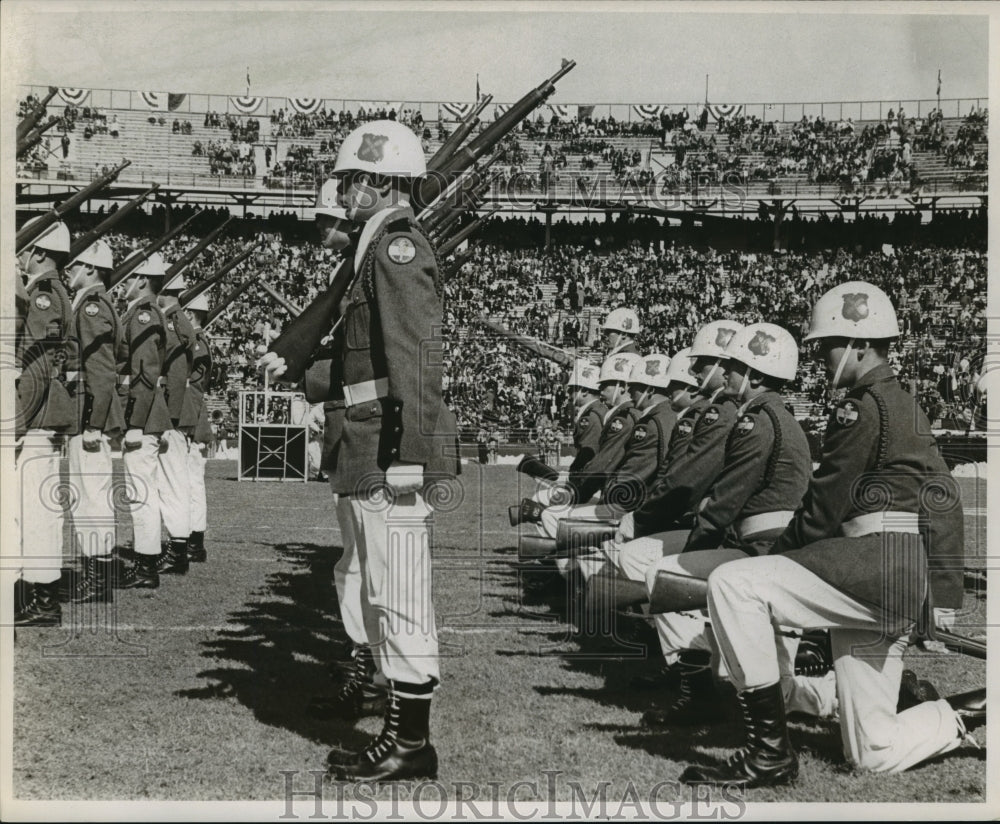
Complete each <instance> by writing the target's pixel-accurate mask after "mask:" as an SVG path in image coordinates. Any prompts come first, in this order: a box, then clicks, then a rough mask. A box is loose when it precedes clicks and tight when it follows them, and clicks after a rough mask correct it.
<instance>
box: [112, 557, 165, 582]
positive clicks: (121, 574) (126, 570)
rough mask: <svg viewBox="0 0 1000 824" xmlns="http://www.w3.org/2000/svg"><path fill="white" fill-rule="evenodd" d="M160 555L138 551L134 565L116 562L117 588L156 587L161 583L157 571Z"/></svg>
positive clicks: (115, 579)
mask: <svg viewBox="0 0 1000 824" xmlns="http://www.w3.org/2000/svg"><path fill="white" fill-rule="evenodd" d="M159 557H160V556H159V555H142V554H140V553H136V555H135V564H134V565H132V566H130V567H125V566H124V565H119V564H116V565H115V569H116V573H115V574H116V577H115V578H114V582H115V589H156V588H157V587H158V586H159V585H160V574H159V573H158V572H157V571H156V562H157V560H158V559H159Z"/></svg>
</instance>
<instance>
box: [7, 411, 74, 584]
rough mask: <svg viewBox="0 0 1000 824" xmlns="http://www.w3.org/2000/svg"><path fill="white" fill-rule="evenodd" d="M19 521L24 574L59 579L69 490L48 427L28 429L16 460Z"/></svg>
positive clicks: (42, 579)
mask: <svg viewBox="0 0 1000 824" xmlns="http://www.w3.org/2000/svg"><path fill="white" fill-rule="evenodd" d="M17 472H18V482H19V483H18V494H19V495H20V501H19V506H18V523H19V526H20V529H21V557H22V559H23V564H24V566H23V571H22V576H23V578H24V580H26V581H30V582H32V583H35V584H49V583H52V582H53V581H58V580H59V576H60V573H61V570H62V544H63V526H64V524H65V522H66V509H67V508H68V506H69V505H70V500H69V490H68V489H67V488H66V487H65V486H64V485H63V483H62V479H61V478H60V476H59V437H58V436H57V435H56V434H55V433H54V432H52V431H51V430H47V429H29V430H28V431H27V432H26V433H25V435H24V440H23V441H22V446H21V454H20V455H19V456H18V459H17Z"/></svg>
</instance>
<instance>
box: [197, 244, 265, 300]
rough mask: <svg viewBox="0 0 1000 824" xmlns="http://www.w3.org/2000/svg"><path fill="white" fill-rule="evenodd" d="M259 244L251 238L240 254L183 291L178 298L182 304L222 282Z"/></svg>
mask: <svg viewBox="0 0 1000 824" xmlns="http://www.w3.org/2000/svg"><path fill="white" fill-rule="evenodd" d="M259 245H260V241H259V240H251V241H250V242H249V243H248V244H247V245H246V246H244V247H243V250H242V251H241V252H240V253H239V254H238V255H236V256H235V257H234V258H232V259H231V260H229V261H227V262H226V263H224V264H222V266H220V267H219V268H218V269H217V270H216V271H215V272H214V273H213V274H212V275H209V277H207V278H205V279H204V280H203V281H201V282H200V283H196V284H195V285H194V286H191V287H190V288H188V289H185V290H184V291H183V292H181V294H180V296H179V297H178V298H177V300H178V301H179V302H180V305H181V306H187V305H188V304H189V303H190V302H191V301H193V300H194V299H195V298H196V297H198V295H200V294H202V293H203V292H207V291H208V290H209V289H211V288H212V287H213V286H215V285H216V284H217V283H220V282H221V281H222V279H223V278H224V277H225V276H226V275H228V274H229V273H230V272H231V271H232V270H233V269H235V268H236V267H237V266H239V265H240V264H241V263H242V262H243V261H244V260H246V259H247V258H248V257H250V255H251V254H252V253H253V252H254V250H256V248H257V247H258V246H259Z"/></svg>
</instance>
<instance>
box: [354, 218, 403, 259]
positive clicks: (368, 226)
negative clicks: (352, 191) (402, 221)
mask: <svg viewBox="0 0 1000 824" xmlns="http://www.w3.org/2000/svg"><path fill="white" fill-rule="evenodd" d="M409 208H410V204H409V203H394V204H393V205H392V206H387V207H386V208H385V209H383V210H382V211H381V212H376V213H375V214H374V215H372V216H371V217H370V218H368V222H367V223H365V227H364V228H363V229H362V230H361V237H360V238H358V248H357V250H356V251H355V252H354V271H355V272H360V271H361V261H363V260H364V259H365V252H367V251H368V244H369V243H371V241H372V238H373V237H375V235H376V234H378V230H379V229H381V228H382V226H383V224H384V223H385V222H386V220H388V219H389V217H390V216H391V215H392V214H393V213H394V212H398V211H399V210H400V209H409Z"/></svg>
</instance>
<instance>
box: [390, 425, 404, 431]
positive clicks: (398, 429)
mask: <svg viewBox="0 0 1000 824" xmlns="http://www.w3.org/2000/svg"><path fill="white" fill-rule="evenodd" d="M392 431H393V432H402V431H403V430H402V429H400V428H399V427H398V426H397V427H396V428H395V429H393V430H392Z"/></svg>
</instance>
